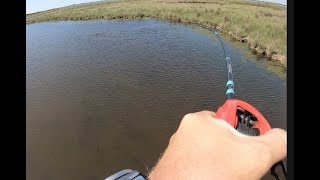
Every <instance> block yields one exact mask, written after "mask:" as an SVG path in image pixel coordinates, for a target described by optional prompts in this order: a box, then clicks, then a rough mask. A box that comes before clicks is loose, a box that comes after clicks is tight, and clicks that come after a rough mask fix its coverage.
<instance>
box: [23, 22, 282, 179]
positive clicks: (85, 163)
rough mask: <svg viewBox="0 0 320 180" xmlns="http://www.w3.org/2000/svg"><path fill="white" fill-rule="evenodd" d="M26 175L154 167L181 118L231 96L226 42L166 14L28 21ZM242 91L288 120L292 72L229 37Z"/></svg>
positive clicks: (275, 120) (274, 117)
mask: <svg viewBox="0 0 320 180" xmlns="http://www.w3.org/2000/svg"><path fill="white" fill-rule="evenodd" d="M26 35H27V59H26V62H27V69H26V72H27V75H26V81H27V94H26V98H27V138H26V143H27V149H26V156H27V179H30V180H31V179H32V180H38V179H39V180H40V179H46V180H50V179H59V180H64V179H68V180H69V179H77V180H82V179H83V180H84V179H103V178H105V177H106V176H108V175H110V174H111V173H113V172H115V171H118V170H121V169H124V168H133V169H138V170H140V171H143V172H146V171H147V169H148V168H149V169H150V168H152V166H153V165H154V163H155V162H156V160H157V159H158V157H159V155H160V153H162V152H163V150H164V149H165V147H166V146H167V143H168V140H169V138H170V136H171V135H172V133H173V132H174V131H175V130H176V128H177V126H178V124H179V122H180V120H181V118H182V117H183V116H184V115H185V114H186V113H188V112H195V111H200V110H213V111H216V110H217V108H218V107H219V106H220V105H222V104H223V102H224V101H225V90H226V89H225V84H226V70H225V62H224V59H223V51H222V47H221V45H220V43H219V41H218V39H217V37H215V35H214V34H213V33H212V32H210V31H207V30H204V29H200V30H199V28H192V27H191V26H185V25H180V24H173V23H169V22H165V21H158V20H140V21H108V22H102V21H101V22H99V21H88V22H53V23H52V22H51V23H39V24H31V25H27V34H26ZM225 43H226V44H225V46H226V49H227V52H228V54H229V56H230V57H231V59H232V63H233V71H234V81H235V92H236V97H237V98H239V99H244V100H246V101H247V102H249V103H251V104H253V105H254V106H256V107H257V108H258V109H260V110H261V112H262V113H263V114H264V116H265V117H266V118H267V119H268V120H269V122H270V124H271V125H272V126H273V127H280V128H284V129H286V124H287V123H286V122H287V116H286V109H287V108H286V81H285V80H282V79H281V78H279V77H278V76H277V75H275V74H273V73H271V72H268V71H266V70H265V69H266V67H263V66H261V64H260V65H259V64H257V63H254V62H253V61H252V60H250V57H248V56H246V55H245V54H246V52H244V50H242V49H239V48H236V47H235V46H234V45H233V44H232V43H230V42H229V41H227V42H225Z"/></svg>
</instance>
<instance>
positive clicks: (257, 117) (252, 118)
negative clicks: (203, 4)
mask: <svg viewBox="0 0 320 180" xmlns="http://www.w3.org/2000/svg"><path fill="white" fill-rule="evenodd" d="M213 31H214V33H215V34H216V36H217V37H218V39H219V41H220V43H221V45H222V48H223V53H224V57H225V61H226V66H227V71H228V76H227V83H226V88H227V91H226V96H227V100H226V102H225V103H224V104H223V105H222V106H221V107H219V109H218V111H217V113H216V117H217V118H219V119H223V120H225V121H227V122H228V123H229V124H230V125H231V126H232V127H234V128H235V129H236V130H238V131H239V132H240V133H243V134H246V135H251V136H259V135H262V134H264V133H266V132H267V131H269V130H270V129H271V126H270V125H269V123H268V121H267V120H266V119H265V118H264V117H263V115H262V114H261V113H260V112H259V111H258V110H257V109H256V108H255V107H253V106H252V105H250V104H249V103H247V102H245V101H242V100H238V99H234V82H233V74H232V66H231V60H230V58H229V57H228V56H227V53H226V50H225V47H224V45H223V42H222V40H221V38H220V36H219V34H218V33H217V32H216V31H215V30H213ZM279 165H280V166H281V168H282V171H283V173H284V176H285V179H287V172H286V169H285V167H284V163H283V161H279V162H278V163H276V164H274V165H273V166H272V167H271V170H270V171H271V175H273V176H274V177H275V178H276V179H277V180H280V177H279V175H278V174H277V172H276V167H278V166H279Z"/></svg>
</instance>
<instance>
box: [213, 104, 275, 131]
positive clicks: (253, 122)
mask: <svg viewBox="0 0 320 180" xmlns="http://www.w3.org/2000/svg"><path fill="white" fill-rule="evenodd" d="M216 117H217V118H219V119H223V120H225V121H227V122H228V123H229V124H230V125H231V126H232V127H234V128H235V129H237V130H238V131H239V132H241V133H243V134H246V135H251V136H259V135H262V134H264V133H266V132H267V131H269V130H270V129H271V126H270V125H269V123H268V121H267V120H266V119H265V118H264V117H263V116H262V114H261V113H260V112H259V111H258V110H257V109H256V108H255V107H253V106H252V105H250V104H249V103H247V102H244V101H242V100H237V99H230V100H227V101H226V102H225V103H224V104H223V105H222V106H221V107H220V108H219V109H218V111H217V113H216Z"/></svg>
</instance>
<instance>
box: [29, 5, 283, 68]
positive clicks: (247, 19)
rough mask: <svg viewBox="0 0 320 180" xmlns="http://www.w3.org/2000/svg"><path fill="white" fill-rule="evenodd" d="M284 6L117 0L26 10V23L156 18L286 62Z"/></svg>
mask: <svg viewBox="0 0 320 180" xmlns="http://www.w3.org/2000/svg"><path fill="white" fill-rule="evenodd" d="M286 14H287V9H286V7H282V6H279V5H275V4H271V3H263V2H250V1H244V0H224V1H221V0H220V1H219V0H120V1H113V2H99V3H91V4H84V5H79V6H68V7H63V8H58V9H52V10H48V11H44V12H39V13H34V14H28V15H27V17H26V23H27V24H30V23H35V22H42V21H62V20H89V19H139V18H158V19H167V20H172V21H176V22H182V23H191V24H197V25H199V26H203V27H206V28H209V29H213V28H216V29H219V30H220V31H221V32H223V33H226V34H229V35H230V36H232V37H233V38H235V39H237V40H239V41H242V42H244V43H248V46H249V47H250V48H251V49H252V50H253V51H254V52H256V53H258V54H263V55H265V56H267V57H268V58H271V59H273V60H277V61H281V63H282V64H283V65H284V66H285V67H286V66H287V58H286V54H287V44H286V42H287V23H286V21H287V15H286Z"/></svg>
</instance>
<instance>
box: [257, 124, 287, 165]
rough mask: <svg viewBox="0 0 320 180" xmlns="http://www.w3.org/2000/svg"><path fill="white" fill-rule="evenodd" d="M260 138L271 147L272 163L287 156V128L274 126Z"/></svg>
mask: <svg viewBox="0 0 320 180" xmlns="http://www.w3.org/2000/svg"><path fill="white" fill-rule="evenodd" d="M258 138H259V139H260V140H261V141H262V142H263V143H265V144H266V145H267V147H268V148H269V152H270V155H271V163H272V164H275V163H277V162H279V161H281V160H283V159H284V158H285V157H286V156H287V132H286V131H285V130H283V129H279V128H274V129H271V130H270V131H268V132H267V133H265V134H264V135H261V136H259V137H258Z"/></svg>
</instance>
